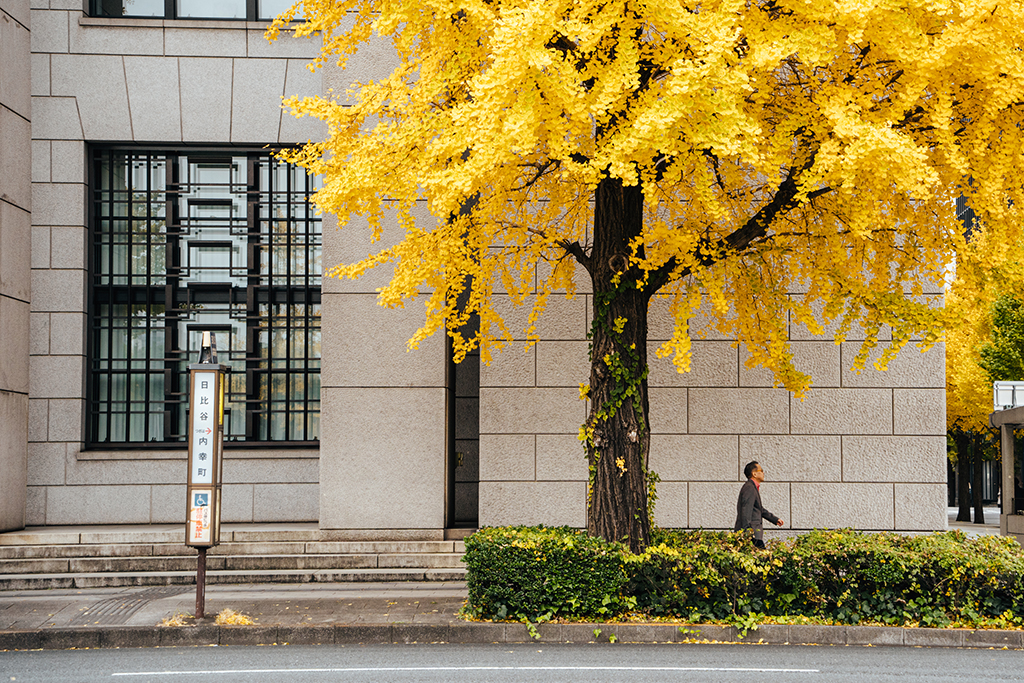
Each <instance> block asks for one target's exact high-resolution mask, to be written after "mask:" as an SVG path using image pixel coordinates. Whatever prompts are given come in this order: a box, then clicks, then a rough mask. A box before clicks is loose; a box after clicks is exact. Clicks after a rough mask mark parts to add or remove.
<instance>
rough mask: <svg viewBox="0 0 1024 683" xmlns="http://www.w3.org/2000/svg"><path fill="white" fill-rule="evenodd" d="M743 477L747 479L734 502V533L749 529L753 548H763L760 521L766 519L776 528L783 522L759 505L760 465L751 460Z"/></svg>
mask: <svg viewBox="0 0 1024 683" xmlns="http://www.w3.org/2000/svg"><path fill="white" fill-rule="evenodd" d="M743 476H745V477H746V478H747V481H746V483H745V484H743V488H741V489H740V498H739V500H738V501H737V502H736V528H735V530H736V531H740V530H741V529H743V530H746V529H750V531H751V534H752V536H753V541H754V546H755V547H757V548H764V532H763V530H762V527H761V519H762V518H763V519H767V520H768V521H769V522H771V523H772V524H775V525H776V526H782V525H783V524H785V522H784V521H783V520H781V519H779V518H778V517H777V516H775V515H773V514H772V513H771V512H769V511H768V510H765V509H764V506H763V505H761V482H763V481H764V470H763V469H761V465H760V464H759V463H758V462H757V461H756V460H753V461H751V462H748V463H747V466H746V467H744V468H743Z"/></svg>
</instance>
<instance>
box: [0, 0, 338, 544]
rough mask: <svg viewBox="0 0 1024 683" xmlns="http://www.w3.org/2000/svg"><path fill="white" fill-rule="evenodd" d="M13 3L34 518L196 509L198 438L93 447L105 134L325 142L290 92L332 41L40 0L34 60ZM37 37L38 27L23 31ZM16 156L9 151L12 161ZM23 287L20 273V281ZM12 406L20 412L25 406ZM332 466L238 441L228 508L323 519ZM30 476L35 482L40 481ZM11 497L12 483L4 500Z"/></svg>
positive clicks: (159, 140) (56, 520)
mask: <svg viewBox="0 0 1024 683" xmlns="http://www.w3.org/2000/svg"><path fill="white" fill-rule="evenodd" d="M5 3H7V0H5ZM9 4H11V5H12V9H11V10H10V11H8V9H7V7H6V4H4V5H2V6H3V8H4V12H5V13H6V14H5V17H9V20H8V21H7V22H5V23H3V25H2V26H0V30H2V31H4V33H3V36H4V40H3V41H0V44H2V45H4V46H5V47H4V49H5V50H6V49H7V48H8V46H9V45H15V43H16V42H17V41H18V40H23V42H24V50H23V52H24V58H23V59H21V61H20V62H17V63H16V62H14V61H12V59H9V58H8V55H7V52H4V55H3V59H2V60H0V69H2V70H3V72H2V73H4V74H6V73H7V72H8V70H9V69H11V70H17V73H18V79H15V80H11V81H8V80H6V79H4V78H0V101H2V102H3V104H4V107H3V108H2V109H0V115H2V116H4V117H5V118H4V122H3V125H0V130H3V131H8V130H12V131H13V130H20V129H19V128H17V127H14V128H9V127H8V125H7V123H6V119H7V117H8V116H16V118H18V119H20V120H23V121H24V125H23V126H21V128H23V129H24V131H23V137H24V138H25V141H26V142H25V144H24V145H21V146H20V147H19V146H16V145H9V144H8V143H7V141H6V139H5V140H4V144H0V150H17V149H23V150H24V151H23V156H24V162H23V163H22V165H23V166H24V167H25V168H29V164H28V153H29V147H28V142H27V141H28V139H29V129H28V119H29V115H28V112H29V109H28V101H29V98H28V95H29V92H28V88H29V85H31V106H32V111H33V113H34V116H33V117H32V126H31V154H32V157H31V188H30V190H31V200H32V202H33V203H34V206H35V209H36V210H35V212H34V213H33V214H32V220H31V245H32V248H31V257H30V255H29V254H28V252H27V246H26V253H24V254H21V255H18V254H17V252H16V251H15V250H14V249H11V250H10V251H8V250H7V247H6V243H5V244H4V245H0V246H2V247H3V250H0V254H2V255H0V258H7V257H12V258H13V259H14V263H13V264H8V263H6V261H5V262H4V263H2V264H0V272H2V273H3V274H4V276H5V277H6V276H7V275H8V274H10V273H17V272H18V269H17V265H18V264H24V265H25V274H24V276H23V277H20V278H15V279H17V287H19V288H20V289H10V290H7V289H4V290H3V292H2V293H3V294H4V295H5V296H9V297H10V301H11V302H12V303H18V305H19V306H21V308H23V309H24V313H23V316H24V317H25V318H26V321H25V323H24V329H25V330H29V331H30V335H29V332H26V341H25V344H26V345H27V346H28V347H29V351H28V352H26V353H25V354H23V355H26V356H28V354H29V353H30V354H31V355H30V356H28V358H27V361H28V362H27V363H26V362H22V363H21V364H20V367H21V368H23V369H24V368H25V367H26V366H27V368H28V372H25V373H23V374H24V380H23V384H24V385H25V386H23V387H21V388H20V389H17V387H16V386H14V385H11V387H10V388H11V389H12V390H15V393H11V394H10V395H11V396H12V397H14V403H15V404H16V403H17V401H18V400H20V401H21V404H23V405H22V408H21V410H22V413H24V412H25V411H26V410H27V413H28V421H27V424H28V428H27V429H28V438H27V441H28V468H27V484H28V486H27V492H28V500H27V506H26V504H25V502H24V501H22V503H21V505H20V508H21V509H22V510H24V511H26V514H27V523H28V524H31V525H37V524H49V525H53V524H71V523H77V524H82V523H99V524H102V523H146V522H177V521H181V520H182V516H183V514H184V498H185V486H184V483H185V476H186V471H185V466H186V464H185V457H186V454H185V451H184V450H183V449H182V450H171V451H146V450H141V449H139V450H109V451H95V450H84V444H83V439H84V419H85V418H84V415H85V386H86V376H85V373H86V368H87V367H88V365H87V358H86V355H85V354H86V334H87V329H88V327H87V325H88V321H87V318H86V316H87V311H88V302H87V300H86V299H87V292H88V277H89V273H88V248H89V247H88V223H87V216H88V212H89V205H88V201H89V197H88V187H87V182H88V163H87V158H88V154H89V146H90V144H91V143H127V144H133V145H136V146H137V147H138V148H139V149H146V148H148V147H157V146H164V147H166V146H182V145H186V144H188V145H192V146H195V145H200V144H208V145H210V146H219V147H226V146H228V145H232V144H237V145H255V146H263V145H265V144H268V143H270V144H276V143H297V142H304V141H306V140H308V139H313V138H320V137H322V136H323V134H324V128H323V126H321V125H320V124H319V122H317V121H314V120H311V119H309V118H304V119H296V118H294V117H292V116H291V115H290V114H289V113H288V112H286V111H284V110H282V108H281V106H280V98H281V96H283V95H293V94H298V95H312V94H319V93H320V92H321V91H322V83H321V76H320V74H319V73H317V74H311V73H310V72H309V71H308V69H306V64H307V63H308V62H309V60H310V59H311V58H312V57H313V56H314V55H315V54H316V52H317V50H318V48H319V45H318V44H317V43H316V42H313V41H308V40H294V39H289V38H287V37H282V38H281V39H280V40H279V41H278V42H276V43H274V44H273V45H271V44H268V43H267V42H266V40H265V39H264V37H263V32H264V30H265V29H266V23H262V22H253V23H247V22H243V21H189V20H178V21H163V20H159V19H112V18H91V17H87V16H84V14H83V12H82V3H81V2H80V1H79V0H75V1H74V2H72V1H69V0H32V6H31V25H32V26H33V27H34V28H35V30H34V31H33V32H32V34H31V55H30V56H29V44H28V42H27V41H28V30H27V27H28V26H29V6H28V2H27V0H26V1H25V2H24V3H22V2H14V1H13V0H12V1H11V2H10V3H9ZM22 5H24V7H22ZM11 22H14V23H15V24H16V25H17V26H20V27H21V28H20V29H18V30H17V31H15V32H14V33H12V35H14V36H15V38H13V39H12V40H13V41H15V42H11V43H8V41H7V35H8V33H7V32H8V31H10V30H11V29H8V28H7V27H8V26H10V25H11ZM22 34H24V39H22V38H20V37H19V36H21V35H22ZM11 49H14V48H11ZM29 59H30V60H31V79H30V82H29V79H28V78H27V75H28V74H29V71H30V70H29ZM15 82H16V83H20V84H23V85H24V87H25V93H24V96H20V95H19V96H16V95H17V93H15V92H14V91H11V93H10V94H8V91H7V90H6V89H5V88H7V87H9V86H8V85H7V84H8V83H15ZM5 134H6V133H5ZM12 135H13V133H12ZM3 153H4V152H0V154H3ZM13 161H14V160H13V159H12V160H8V159H2V160H0V163H2V166H3V167H4V168H8V167H10V165H11V163H12V162H13ZM19 163H20V159H19ZM7 178H8V176H6V175H5V176H3V179H0V182H7V180H6V179H7ZM28 182H29V176H28V175H26V176H25V179H24V183H23V184H24V191H23V192H21V193H20V194H19V193H18V192H15V191H13V190H8V189H4V190H0V194H4V193H6V194H8V195H9V196H10V197H19V199H18V201H17V202H16V204H11V205H10V206H9V205H8V203H6V202H3V203H0V206H2V207H3V211H4V213H3V214H2V216H0V220H2V221H3V223H2V226H3V227H2V228H0V230H2V232H0V234H2V235H8V234H10V235H14V234H15V231H16V230H18V226H19V225H24V229H23V230H22V232H23V233H24V239H23V240H19V243H21V244H24V245H28V244H29V240H28V232H29V222H28V213H27V209H28V207H29V203H28V202H29V185H28ZM22 195H24V196H23V197H22ZM12 211H14V212H17V213H11V212H12ZM8 214H11V215H12V216H15V217H17V219H16V218H8ZM19 221H20V222H19ZM8 225H10V228H8V227H7V226H8ZM29 264H30V265H31V285H32V291H33V298H32V304H31V314H29V308H28V282H29V272H28V265H29ZM15 284H16V283H15V282H14V280H12V282H11V286H12V287H14V286H15ZM4 286H5V287H6V281H5V285H4ZM2 301H3V302H5V303H3V304H2V305H3V306H4V308H0V316H3V317H4V324H3V326H2V327H0V329H10V328H9V326H8V325H7V324H6V320H7V316H8V313H7V308H6V307H7V303H6V302H7V299H6V298H4V299H3V300H2ZM15 308H17V306H16V307H15ZM10 315H16V314H14V313H12V314H10ZM3 339H4V340H5V339H6V338H3ZM0 341H2V340H0ZM4 350H5V351H6V348H5V349H4ZM0 357H3V358H5V359H6V358H11V357H12V356H11V355H10V354H7V353H4V354H2V356H0ZM325 365H326V364H325ZM5 367H6V366H5ZM29 377H31V380H29ZM0 388H2V389H5V390H6V389H7V388H8V386H7V385H4V386H3V387H0ZM18 391H20V393H17V392H18ZM7 395H8V393H7V392H4V393H2V395H0V398H2V399H3V400H4V403H3V405H2V406H0V409H2V410H3V411H4V412H3V415H4V419H3V420H2V422H0V424H3V425H4V427H3V429H13V427H10V428H9V427H8V425H12V424H15V422H14V421H9V420H8V419H7V414H8V413H7V411H8V406H7V402H6V397H7ZM18 396H20V397H21V398H20V399H18V398H17V397H18ZM24 404H27V405H24ZM11 410H12V411H15V413H16V411H17V408H16V407H11ZM15 413H12V415H13V414H15ZM24 422H25V420H24V418H22V423H23V424H24ZM325 422H326V420H325ZM21 443H22V444H24V443H25V439H24V437H22V440H21ZM3 453H6V451H4V452H3ZM0 457H7V456H6V455H4V454H0ZM0 471H3V472H4V477H0V481H4V480H6V479H7V471H8V466H7V465H6V463H4V464H0ZM12 471H16V470H12ZM319 474H320V473H319V453H318V451H317V450H316V449H312V450H311V449H304V450H292V449H276V450H275V449H270V450H259V451H256V450H249V451H246V450H241V451H240V450H236V449H228V450H227V451H226V459H225V464H224V505H223V519H224V521H226V522H259V521H316V520H317V519H318V518H319V515H320V510H319V507H320V486H319ZM0 485H3V484H0ZM21 488H22V491H23V492H24V490H25V486H24V484H23V485H22V487H21ZM7 500H10V499H9V498H8V497H7V496H6V495H0V501H4V504H6V501H7Z"/></svg>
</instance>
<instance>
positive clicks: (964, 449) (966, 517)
mask: <svg viewBox="0 0 1024 683" xmlns="http://www.w3.org/2000/svg"><path fill="white" fill-rule="evenodd" d="M953 441H954V443H956V498H957V506H958V510H957V513H956V521H958V522H969V521H971V500H970V495H971V491H970V482H971V443H970V438H969V437H968V435H967V433H966V432H961V431H956V432H954V433H953Z"/></svg>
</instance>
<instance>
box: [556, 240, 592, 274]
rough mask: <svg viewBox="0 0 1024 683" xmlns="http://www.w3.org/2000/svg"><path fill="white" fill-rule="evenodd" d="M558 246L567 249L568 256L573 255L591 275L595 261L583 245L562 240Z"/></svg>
mask: <svg viewBox="0 0 1024 683" xmlns="http://www.w3.org/2000/svg"><path fill="white" fill-rule="evenodd" d="M556 244H558V246H560V247H562V249H565V251H566V253H567V254H571V255H572V257H573V258H575V259H576V261H577V262H578V263H579V264H580V265H581V266H583V267H584V268H586V269H587V272H588V273H591V264H592V263H593V260H592V259H591V258H590V256H589V255H588V254H587V252H586V251H585V250H584V249H583V245H581V244H580V243H579V242H576V241H573V242H570V241H569V240H562V241H560V242H556ZM591 274H593V273H591Z"/></svg>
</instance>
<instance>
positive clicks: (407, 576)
mask: <svg viewBox="0 0 1024 683" xmlns="http://www.w3.org/2000/svg"><path fill="white" fill-rule="evenodd" d="M465 578H466V570H465V569H454V568H441V569H426V570H424V569H401V568H394V569H327V570H317V571H309V570H298V569H297V570H269V569H268V570H248V571H246V570H240V571H209V572H208V573H207V574H206V581H207V583H208V584H241V583H342V582H345V583H348V582H390V581H464V580H465ZM195 579H196V575H195V571H194V570H193V571H191V572H143V573H138V572H102V573H88V574H6V575H0V590H42V589H54V588H64V589H71V588H114V587H122V586H168V585H190V584H195Z"/></svg>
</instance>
